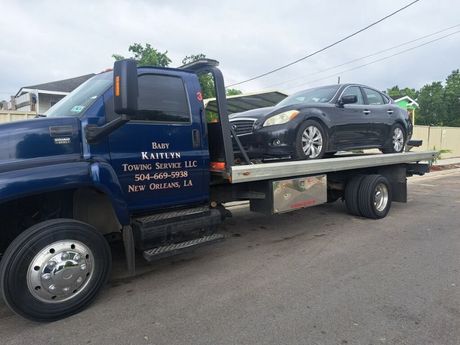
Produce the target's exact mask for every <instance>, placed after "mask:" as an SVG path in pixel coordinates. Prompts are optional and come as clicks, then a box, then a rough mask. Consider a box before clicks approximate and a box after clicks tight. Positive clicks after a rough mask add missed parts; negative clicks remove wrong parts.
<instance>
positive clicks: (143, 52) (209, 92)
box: [112, 43, 242, 98]
mask: <svg viewBox="0 0 460 345" xmlns="http://www.w3.org/2000/svg"><path fill="white" fill-rule="evenodd" d="M128 50H129V51H130V52H131V53H133V56H132V58H133V59H135V60H136V61H137V62H138V64H139V65H140V66H161V67H167V66H169V64H170V63H171V59H170V58H169V57H168V51H165V52H164V53H161V52H159V51H158V50H157V49H155V48H153V47H152V46H151V45H150V44H149V43H146V44H145V47H144V46H143V45H142V44H140V43H134V44H132V45H130V46H129V49H128ZM112 57H113V58H114V59H115V60H117V61H118V60H123V59H125V57H124V56H122V55H119V54H113V55H112ZM205 58H206V55H205V54H202V53H200V54H191V55H187V56H186V57H184V58H183V59H182V64H184V65H186V64H189V63H192V62H195V61H197V60H200V59H205ZM199 80H200V85H201V90H202V91H203V98H214V97H216V91H215V87H214V80H213V78H212V75H211V74H202V75H200V76H199ZM241 93H242V92H241V91H240V90H238V89H228V90H227V95H228V96H230V95H239V94H241Z"/></svg>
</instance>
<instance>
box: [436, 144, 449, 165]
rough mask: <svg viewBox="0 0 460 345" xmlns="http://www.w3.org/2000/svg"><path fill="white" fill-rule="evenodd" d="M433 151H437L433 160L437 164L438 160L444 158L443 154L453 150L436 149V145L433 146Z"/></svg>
mask: <svg viewBox="0 0 460 345" xmlns="http://www.w3.org/2000/svg"><path fill="white" fill-rule="evenodd" d="M433 151H435V154H434V158H433V162H432V163H433V164H435V163H436V162H437V161H438V160H440V159H442V155H443V154H445V153H451V152H452V150H449V149H441V150H436V146H433Z"/></svg>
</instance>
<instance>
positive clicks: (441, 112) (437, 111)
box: [417, 81, 446, 126]
mask: <svg viewBox="0 0 460 345" xmlns="http://www.w3.org/2000/svg"><path fill="white" fill-rule="evenodd" d="M417 101H418V104H419V106H420V109H419V110H418V116H417V123H419V124H422V125H441V126H442V125H445V124H446V103H445V100H444V87H443V86H442V83H441V82H440V81H436V82H433V83H431V84H427V85H425V86H423V87H422V88H421V89H420V92H419V96H418V100H417Z"/></svg>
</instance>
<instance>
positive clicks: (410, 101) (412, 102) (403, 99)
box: [394, 96, 419, 108]
mask: <svg viewBox="0 0 460 345" xmlns="http://www.w3.org/2000/svg"><path fill="white" fill-rule="evenodd" d="M394 101H395V103H402V102H404V103H406V104H407V105H411V106H416V107H417V108H418V107H419V105H418V103H417V102H416V101H415V100H414V99H412V98H410V97H409V96H404V97H401V98H398V99H395V100H394Z"/></svg>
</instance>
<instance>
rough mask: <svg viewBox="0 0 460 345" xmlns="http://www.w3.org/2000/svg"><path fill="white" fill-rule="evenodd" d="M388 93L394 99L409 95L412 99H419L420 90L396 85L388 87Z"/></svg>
mask: <svg viewBox="0 0 460 345" xmlns="http://www.w3.org/2000/svg"><path fill="white" fill-rule="evenodd" d="M387 94H388V96H390V97H391V98H393V99H398V98H401V97H404V96H409V97H410V98H412V99H417V97H418V94H419V92H418V91H417V90H415V89H413V88H409V87H406V88H404V89H400V88H399V86H398V85H395V86H393V87H392V88H390V89H387Z"/></svg>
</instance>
